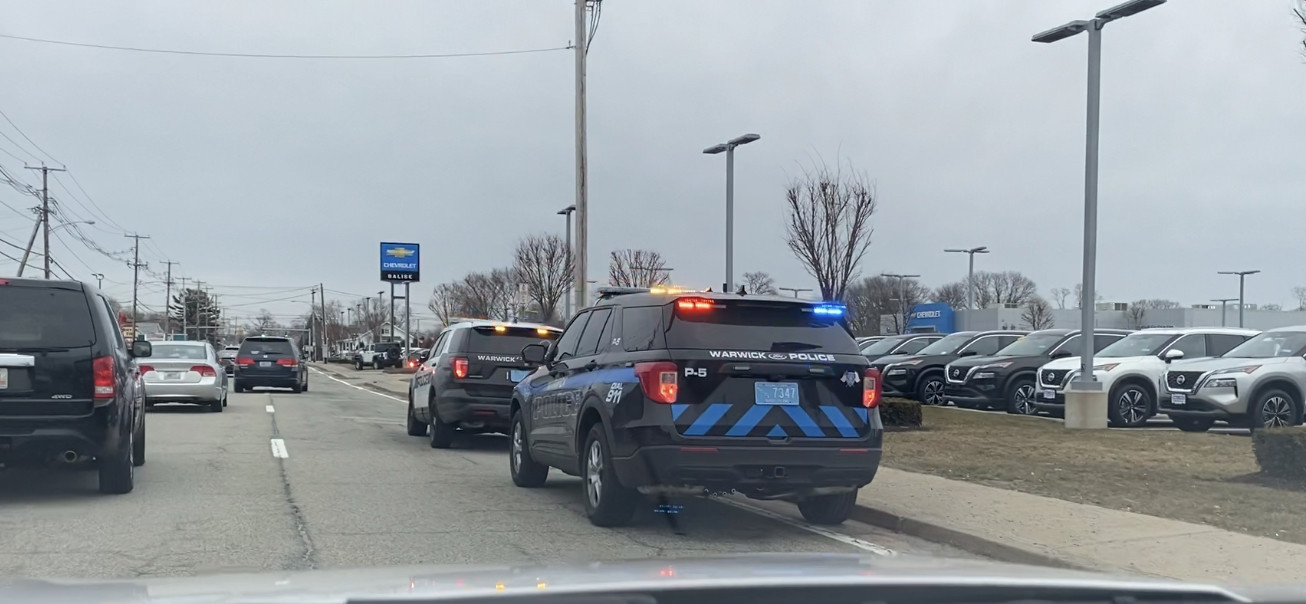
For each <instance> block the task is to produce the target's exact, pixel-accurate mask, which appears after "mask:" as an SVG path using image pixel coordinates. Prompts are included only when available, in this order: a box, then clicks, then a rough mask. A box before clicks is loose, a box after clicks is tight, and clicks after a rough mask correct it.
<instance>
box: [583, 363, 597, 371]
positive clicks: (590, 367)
mask: <svg viewBox="0 0 1306 604" xmlns="http://www.w3.org/2000/svg"><path fill="white" fill-rule="evenodd" d="M598 368H599V364H598V362H596V361H590V362H588V363H585V371H594V370H595V369H598Z"/></svg>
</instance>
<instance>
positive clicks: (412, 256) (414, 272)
mask: <svg viewBox="0 0 1306 604" xmlns="http://www.w3.org/2000/svg"><path fill="white" fill-rule="evenodd" d="M420 251H421V246H419V245H417V244H416V243H386V242H382V243H381V280H382V281H390V282H391V283H396V282H398V283H402V282H406V281H421V270H420V267H421V262H420V259H421V254H420V253H419V252H420Z"/></svg>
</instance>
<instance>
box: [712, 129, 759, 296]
mask: <svg viewBox="0 0 1306 604" xmlns="http://www.w3.org/2000/svg"><path fill="white" fill-rule="evenodd" d="M760 138H762V136H761V135H760V134H744V135H741V136H737V137H735V138H732V139H730V140H728V141H726V142H724V143H721V144H719V145H712V146H711V147H708V148H706V149H704V150H703V153H706V154H708V155H716V154H718V153H720V152H722V151H725V153H726V291H727V292H733V291H735V147H738V146H740V145H747V144H748V143H751V142H753V141H755V140H757V139H760Z"/></svg>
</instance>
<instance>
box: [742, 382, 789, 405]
mask: <svg viewBox="0 0 1306 604" xmlns="http://www.w3.org/2000/svg"><path fill="white" fill-rule="evenodd" d="M753 400H754V402H756V403H757V404H759V405H797V404H798V384H795V383H793V382H754V383H753Z"/></svg>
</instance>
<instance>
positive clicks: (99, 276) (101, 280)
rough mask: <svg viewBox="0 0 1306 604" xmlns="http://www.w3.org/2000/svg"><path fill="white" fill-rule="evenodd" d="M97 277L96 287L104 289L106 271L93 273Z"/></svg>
mask: <svg viewBox="0 0 1306 604" xmlns="http://www.w3.org/2000/svg"><path fill="white" fill-rule="evenodd" d="M91 276H92V277H95V289H104V273H91Z"/></svg>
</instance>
